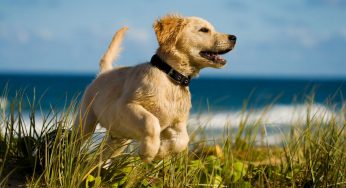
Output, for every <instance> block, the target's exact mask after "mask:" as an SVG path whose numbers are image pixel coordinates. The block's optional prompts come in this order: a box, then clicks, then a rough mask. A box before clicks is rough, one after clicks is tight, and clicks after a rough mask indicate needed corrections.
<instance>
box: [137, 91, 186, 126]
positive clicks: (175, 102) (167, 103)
mask: <svg viewBox="0 0 346 188" xmlns="http://www.w3.org/2000/svg"><path fill="white" fill-rule="evenodd" d="M147 99H148V100H147V101H146V102H145V103H144V105H143V106H144V108H146V109H147V110H148V111H150V112H151V113H152V114H154V115H155V116H156V117H157V118H158V119H159V121H160V124H161V128H163V129H164V128H166V127H168V126H174V124H177V123H180V122H184V121H186V120H187V118H188V116H189V111H190V108H191V95H190V92H189V90H188V88H181V87H168V88H165V89H164V90H156V92H155V94H153V95H152V96H151V97H150V98H147Z"/></svg>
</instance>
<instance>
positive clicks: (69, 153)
mask: <svg viewBox="0 0 346 188" xmlns="http://www.w3.org/2000/svg"><path fill="white" fill-rule="evenodd" d="M4 95H6V92H5V93H4ZM75 101H76V100H75ZM308 103H309V104H308V105H307V109H306V110H307V111H309V106H311V105H313V101H311V100H310V101H309V102H308ZM23 106H26V107H29V108H30V112H29V113H23ZM76 106H77V105H76V103H75V102H72V103H71V104H68V105H66V107H65V108H64V109H63V110H60V111H56V110H55V109H54V108H53V107H52V108H51V110H50V111H49V112H44V111H43V110H41V108H40V101H39V99H36V98H30V99H27V98H26V96H25V94H24V93H21V92H19V93H18V94H17V96H16V97H15V99H13V100H11V102H10V103H9V104H8V106H7V108H3V109H1V110H0V113H1V122H0V126H1V129H0V187H10V186H12V187H19V186H23V187H88V188H90V187H344V186H346V154H345V153H346V147H345V146H346V131H345V126H346V122H345V115H346V111H345V109H344V108H339V109H338V110H335V111H334V113H335V114H334V115H333V116H332V117H331V118H329V119H328V121H322V119H323V118H324V117H321V116H315V115H314V114H311V113H307V114H308V115H307V116H308V117H306V121H305V122H300V123H292V125H291V131H290V134H283V137H284V139H283V141H282V142H281V143H278V144H276V145H270V144H268V142H267V141H266V139H265V138H266V135H267V133H266V126H265V123H264V120H263V119H261V118H258V119H257V120H256V121H252V122H250V121H248V120H249V117H251V113H248V114H246V115H244V116H243V118H242V121H241V122H240V123H239V125H237V127H238V128H237V129H234V128H230V127H228V126H227V123H226V122H225V127H224V129H223V130H222V131H221V134H220V135H219V136H218V137H217V138H216V137H208V130H206V129H204V128H203V126H202V125H201V126H200V127H198V128H195V129H193V130H190V137H191V141H190V144H189V148H188V150H186V151H184V152H182V153H180V154H178V155H175V156H172V157H169V158H166V159H164V160H156V161H154V162H152V163H150V164H146V163H143V162H142V161H141V160H140V158H139V157H138V155H137V150H136V143H132V144H130V146H129V147H128V149H127V150H126V152H124V154H122V155H120V156H118V157H115V158H113V159H112V160H109V161H107V162H104V161H102V160H101V157H102V156H101V153H102V151H103V150H104V149H105V142H104V141H98V140H97V139H96V137H91V138H90V139H88V140H87V141H86V142H85V144H84V145H83V146H80V144H79V143H80V140H79V139H80V138H78V137H76V135H75V133H74V132H73V131H70V128H71V125H72V123H73V117H74V115H75V111H76ZM244 111H245V109H244ZM24 116H28V117H24ZM25 118H26V119H29V122H28V121H24V119H25ZM106 136H107V135H106ZM97 138H98V137H97ZM98 139H99V138H98ZM95 144H96V145H95Z"/></svg>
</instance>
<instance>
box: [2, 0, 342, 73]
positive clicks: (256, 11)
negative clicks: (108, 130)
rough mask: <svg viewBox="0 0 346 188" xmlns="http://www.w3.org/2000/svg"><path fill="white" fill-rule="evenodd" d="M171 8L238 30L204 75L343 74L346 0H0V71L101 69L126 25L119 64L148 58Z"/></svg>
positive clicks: (220, 27)
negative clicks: (220, 61) (230, 47)
mask: <svg viewBox="0 0 346 188" xmlns="http://www.w3.org/2000/svg"><path fill="white" fill-rule="evenodd" d="M172 12H173V13H180V14H182V15H185V16H199V17H202V18H205V19H206V20H208V21H210V22H211V23H212V24H213V25H214V26H215V28H216V29H217V30H219V31H222V32H225V33H230V34H235V35H236V36H237V37H238V41H237V42H238V43H237V46H236V48H235V50H234V51H233V52H231V53H229V54H228V55H226V58H227V59H228V62H229V63H228V65H227V67H225V68H224V69H222V70H216V69H208V70H203V71H202V72H201V74H202V76H289V77H344V78H345V77H346V13H345V12H346V1H344V0H289V1H287V0H285V1H284V0H264V1H256V0H237V1H235V0H219V1H205V0H198V1H197V0H191V1H183V0H179V1H169V2H168V1H159V0H152V1H144V0H138V1H131V0H129V1H115V0H102V1H95V0H83V1H76V0H65V1H62V0H31V1H27V0H1V1H0V72H16V73H23V72H39V73H47V72H49V73H56V72H57V73H78V74H79V73H96V72H97V70H98V61H99V58H100V57H101V56H102V54H103V52H104V51H105V49H106V48H107V46H108V43H109V41H110V39H111V37H112V35H113V32H114V31H115V30H117V29H118V28H120V27H121V26H124V25H127V26H129V27H130V30H129V32H128V34H127V35H126V39H125V41H124V45H123V47H124V50H123V52H122V54H121V57H120V59H119V61H118V64H120V65H125V66H126V65H134V64H138V63H141V62H144V61H148V60H149V59H150V57H151V55H152V54H153V53H154V52H155V49H156V48H157V42H156V38H155V35H154V32H153V29H152V23H153V21H154V20H155V19H157V18H158V17H160V16H163V15H165V14H166V13H172Z"/></svg>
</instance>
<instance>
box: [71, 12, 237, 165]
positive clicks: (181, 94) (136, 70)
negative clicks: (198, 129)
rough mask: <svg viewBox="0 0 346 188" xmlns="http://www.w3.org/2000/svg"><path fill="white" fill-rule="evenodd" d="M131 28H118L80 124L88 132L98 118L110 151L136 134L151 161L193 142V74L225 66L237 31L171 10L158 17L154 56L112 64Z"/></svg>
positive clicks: (89, 91) (87, 97)
mask: <svg viewBox="0 0 346 188" xmlns="http://www.w3.org/2000/svg"><path fill="white" fill-rule="evenodd" d="M126 30H127V28H126V27H125V28H122V29H121V30H119V31H118V32H117V33H116V34H115V36H114V38H113V40H112V42H111V44H110V46H109V49H108V51H107V52H106V53H105V55H104V57H103V58H102V59H101V61H100V74H99V75H98V77H97V78H96V79H95V80H94V81H93V82H92V83H91V84H90V85H89V86H88V87H87V89H86V90H85V93H84V95H83V98H82V102H81V106H80V110H79V115H78V116H77V118H76V122H75V126H76V128H78V130H79V134H81V136H83V137H84V136H86V135H90V134H91V133H92V132H93V131H94V129H95V127H96V124H97V123H99V124H100V125H101V126H102V127H104V128H106V129H107V131H109V135H110V136H109V137H108V140H107V149H106V153H107V154H105V155H106V156H107V157H112V156H116V155H118V154H120V153H121V152H122V151H123V150H124V149H125V146H126V143H128V142H129V141H130V140H131V139H135V140H138V141H139V142H140V149H139V154H140V157H141V158H142V160H143V161H145V162H151V161H152V160H153V159H154V158H163V157H165V156H167V155H170V154H174V153H178V152H181V151H183V150H185V149H186V148H187V145H188V142H189V136H188V133H187V131H186V123H187V120H188V117H189V111H190V108H191V95H190V91H189V87H188V85H189V82H190V79H191V78H193V77H195V76H196V75H198V73H199V71H200V70H201V69H203V68H205V67H213V68H221V67H223V66H224V65H225V64H226V60H225V59H224V58H222V57H221V56H220V55H222V54H224V53H227V52H229V51H230V50H232V49H233V47H234V45H235V42H236V37H235V36H234V35H229V34H225V33H219V32H217V31H216V30H215V29H214V27H213V26H212V25H211V24H210V23H208V22H207V21H205V20H203V19H201V18H197V17H182V16H178V15H167V16H164V17H162V18H160V19H158V20H156V21H155V23H154V30H155V33H156V36H157V40H158V43H159V48H158V49H157V52H156V54H155V55H154V56H153V57H152V59H151V61H150V62H148V63H143V64H139V65H136V66H133V67H116V68H112V62H113V60H114V59H115V58H116V57H117V55H118V53H119V52H120V50H119V49H120V48H119V46H120V43H121V41H122V38H123V36H124V33H125V31H126ZM134 53H135V52H134Z"/></svg>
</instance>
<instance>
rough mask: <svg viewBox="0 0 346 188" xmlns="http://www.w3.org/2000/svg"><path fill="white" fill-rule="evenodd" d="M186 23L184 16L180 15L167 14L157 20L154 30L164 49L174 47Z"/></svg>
mask: <svg viewBox="0 0 346 188" xmlns="http://www.w3.org/2000/svg"><path fill="white" fill-rule="evenodd" d="M185 25H186V22H185V20H184V18H183V17H181V16H178V15H167V16H165V17H162V18H160V19H158V20H156V21H155V23H154V30H155V33H156V37H157V41H158V42H159V45H160V48H162V49H163V50H169V49H172V48H173V47H174V45H175V44H176V42H177V39H178V37H179V34H180V32H181V30H182V29H183V28H184V27H185Z"/></svg>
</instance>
